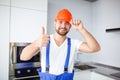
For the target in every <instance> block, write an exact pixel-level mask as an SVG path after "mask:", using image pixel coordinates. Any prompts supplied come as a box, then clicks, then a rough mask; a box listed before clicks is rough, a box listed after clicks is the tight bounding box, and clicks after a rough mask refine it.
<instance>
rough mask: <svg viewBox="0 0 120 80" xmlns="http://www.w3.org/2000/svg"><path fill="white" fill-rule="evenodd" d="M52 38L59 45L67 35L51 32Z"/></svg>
mask: <svg viewBox="0 0 120 80" xmlns="http://www.w3.org/2000/svg"><path fill="white" fill-rule="evenodd" d="M53 38H54V40H55V42H56V44H57V45H58V46H60V45H61V44H62V43H63V42H64V41H65V40H66V38H67V36H66V35H65V36H61V35H59V34H57V33H55V34H53Z"/></svg>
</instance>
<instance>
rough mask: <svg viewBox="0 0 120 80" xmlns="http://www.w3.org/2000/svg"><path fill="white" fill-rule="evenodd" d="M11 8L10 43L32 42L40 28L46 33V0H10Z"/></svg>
mask: <svg viewBox="0 0 120 80" xmlns="http://www.w3.org/2000/svg"><path fill="white" fill-rule="evenodd" d="M28 2H29V4H28ZM11 6H12V7H11V19H10V20H11V21H10V22H11V23H10V42H33V41H34V40H35V39H37V38H38V37H39V35H40V31H41V27H42V26H44V27H45V30H46V31H47V29H46V26H47V0H29V1H28V0H11Z"/></svg>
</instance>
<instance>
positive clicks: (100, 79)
mask: <svg viewBox="0 0 120 80" xmlns="http://www.w3.org/2000/svg"><path fill="white" fill-rule="evenodd" d="M91 80H115V79H112V78H110V77H107V76H104V75H102V74H99V73H96V72H92V74H91Z"/></svg>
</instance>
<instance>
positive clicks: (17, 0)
mask: <svg viewBox="0 0 120 80" xmlns="http://www.w3.org/2000/svg"><path fill="white" fill-rule="evenodd" d="M11 6H13V7H19V8H26V9H33V10H40V11H47V0H11Z"/></svg>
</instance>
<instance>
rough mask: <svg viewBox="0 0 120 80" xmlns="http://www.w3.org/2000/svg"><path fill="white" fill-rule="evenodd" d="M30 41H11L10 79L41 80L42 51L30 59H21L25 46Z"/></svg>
mask: <svg viewBox="0 0 120 80" xmlns="http://www.w3.org/2000/svg"><path fill="white" fill-rule="evenodd" d="M29 44H30V43H15V42H11V43H10V52H9V53H10V54H9V55H10V56H9V80H39V76H38V71H37V69H38V68H39V67H40V52H38V53H37V55H35V56H33V57H32V58H31V59H30V60H28V61H22V60H20V54H21V52H22V50H23V48H24V47H26V46H27V45H29Z"/></svg>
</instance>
